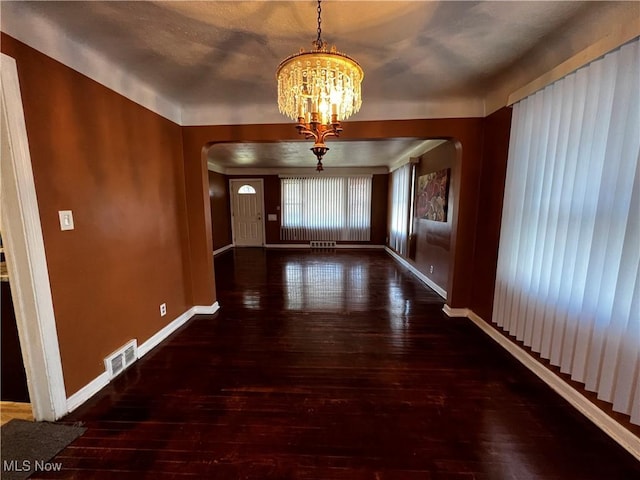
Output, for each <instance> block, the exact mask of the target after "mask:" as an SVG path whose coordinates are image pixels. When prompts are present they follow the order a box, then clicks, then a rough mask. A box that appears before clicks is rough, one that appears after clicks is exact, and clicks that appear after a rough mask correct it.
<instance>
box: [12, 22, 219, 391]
mask: <svg viewBox="0 0 640 480" xmlns="http://www.w3.org/2000/svg"><path fill="white" fill-rule="evenodd" d="M1 43H2V52H4V53H6V54H7V55H9V56H11V57H13V58H15V59H16V62H17V66H18V75H19V81H20V88H21V91H22V100H23V104H24V112H25V117H26V125H27V133H28V137H29V147H30V151H31V159H32V164H33V174H34V179H35V186H36V193H37V197H38V206H39V209H40V219H41V223H42V230H43V236H44V244H45V251H46V255H47V265H48V269H49V276H50V280H51V289H52V295H53V305H54V311H55V316H56V326H57V331H58V338H59V344H60V354H61V358H62V367H63V373H64V379H65V387H66V392H67V395H71V394H73V393H75V392H76V391H77V390H78V389H79V388H81V387H83V386H84V385H86V384H87V383H88V382H90V381H91V380H93V379H94V378H95V377H96V376H98V375H99V374H101V373H102V372H104V364H103V358H104V357H105V356H107V355H108V354H110V353H111V352H112V351H114V350H115V349H117V348H118V347H120V346H122V345H123V344H124V343H125V342H127V341H128V340H130V339H132V338H137V339H138V343H142V342H144V341H145V340H147V339H148V338H149V337H150V336H152V335H153V334H155V333H156V332H157V331H158V330H160V329H161V328H162V327H164V326H165V325H166V324H167V323H168V322H169V321H171V320H173V319H175V318H176V317H177V316H178V315H180V314H182V313H184V312H185V311H186V310H187V309H188V308H190V307H191V306H192V305H193V301H192V288H191V281H190V280H189V279H190V276H191V268H190V264H189V244H188V241H189V239H188V231H187V222H186V220H185V218H186V216H187V210H188V209H187V203H186V202H185V196H186V192H185V174H184V169H183V157H182V141H181V130H180V127H179V126H178V125H176V124H174V123H172V122H171V121H169V120H166V119H164V118H162V117H160V116H158V115H157V114H155V113H153V112H151V111H149V110H147V109H145V108H143V107H141V106H139V105H137V104H135V103H134V102H131V101H130V100H128V99H126V98H124V97H122V96H120V95H118V94H117V93H115V92H113V91H111V90H109V89H107V88H105V87H104V86H102V85H100V84H98V83H96V82H94V81H92V80H90V79H88V78H87V77H85V76H83V75H81V74H79V73H77V72H75V71H74V70H71V69H70V68H68V67H65V66H64V65H62V64H60V63H58V62H56V61H54V60H52V59H51V58H49V57H46V56H45V55H43V54H41V53H39V52H37V51H35V50H33V49H32V48H30V47H28V46H26V45H24V44H22V43H20V42H18V41H16V40H14V39H12V38H11V37H9V36H7V35H5V34H2V42H1ZM58 210H72V211H73V216H74V221H75V230H73V231H65V232H62V231H60V226H59V221H58ZM209 256H211V255H210V254H209ZM163 302H166V304H167V309H168V313H167V316H166V317H163V318H161V317H160V314H159V305H160V303H163ZM210 303H212V302H210Z"/></svg>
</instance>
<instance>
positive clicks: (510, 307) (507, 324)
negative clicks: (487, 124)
mask: <svg viewBox="0 0 640 480" xmlns="http://www.w3.org/2000/svg"><path fill="white" fill-rule="evenodd" d="M639 79H640V42H639V41H638V40H636V41H634V42H631V43H629V44H627V45H625V46H623V47H622V48H620V49H618V50H616V51H614V52H612V53H609V54H608V55H605V56H604V57H603V58H601V59H599V60H597V61H595V62H593V63H591V64H590V65H588V66H586V67H584V68H582V69H580V70H578V71H576V72H575V73H572V74H571V75H568V76H567V77H565V78H563V79H561V80H559V81H557V82H555V83H554V84H552V85H549V86H548V87H546V88H545V89H543V90H541V91H539V92H538V93H536V94H534V95H532V96H530V97H527V98H526V99H524V100H522V101H520V102H519V103H517V104H516V105H514V109H513V123H512V127H511V141H510V147H509V148H510V150H509V159H508V165H507V180H506V186H505V195H504V212H503V217H502V228H501V237H500V249H499V258H498V271H497V278H496V289H495V301H494V313H493V321H494V322H495V323H497V324H498V325H499V326H500V327H502V328H504V329H505V330H507V331H508V332H509V333H511V334H512V335H514V336H515V337H516V338H517V339H518V340H521V341H522V342H524V344H525V345H527V346H530V347H531V348H532V350H533V351H535V352H539V354H540V355H541V356H542V357H543V358H546V359H549V361H550V362H551V364H552V365H557V366H559V367H560V369H561V371H562V372H565V373H569V374H571V378H572V379H573V380H576V381H578V382H582V383H584V384H585V387H586V389H587V390H590V391H594V392H597V394H598V398H599V399H601V400H605V401H608V402H611V403H612V404H613V409H614V410H615V411H618V412H623V413H626V414H628V415H630V416H631V421H632V422H633V423H636V424H640V308H639V305H640V247H639V245H640V213H639V211H640V165H639V163H638V159H639V157H640V136H639V135H638V132H639V131H640V90H639V89H638V80H639Z"/></svg>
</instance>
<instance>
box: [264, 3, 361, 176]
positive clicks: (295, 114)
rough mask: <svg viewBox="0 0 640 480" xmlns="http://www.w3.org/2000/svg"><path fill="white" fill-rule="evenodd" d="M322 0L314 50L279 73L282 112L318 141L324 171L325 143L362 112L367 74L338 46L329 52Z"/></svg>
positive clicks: (283, 66)
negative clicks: (323, 38)
mask: <svg viewBox="0 0 640 480" xmlns="http://www.w3.org/2000/svg"><path fill="white" fill-rule="evenodd" d="M320 2H321V0H318V38H316V40H314V41H313V42H312V45H313V46H314V49H313V50H311V51H309V52H306V51H304V49H300V52H299V53H296V54H294V55H291V56H289V57H287V58H285V59H284V60H283V61H282V62H281V63H280V65H278V69H277V71H276V78H277V79H278V109H279V110H280V112H281V113H283V114H284V115H286V116H287V117H289V118H291V119H293V120H297V121H298V124H297V125H296V128H297V129H298V133H299V134H300V135H304V136H305V138H306V139H311V138H313V139H314V144H313V147H312V148H311V151H312V152H313V153H314V154H315V156H316V157H317V158H318V164H317V166H316V170H318V171H322V170H323V168H322V157H323V156H324V154H325V153H327V151H328V150H329V148H328V147H327V146H326V145H325V143H324V141H325V138H327V137H338V136H340V132H342V126H341V124H340V121H341V120H346V119H347V118H349V117H350V116H351V115H353V114H354V113H356V112H357V111H358V110H360V106H361V105H362V97H361V88H360V84H361V83H362V78H363V77H364V72H363V71H362V68H361V67H360V65H358V62H356V61H355V60H354V59H353V58H351V57H349V56H348V55H346V54H344V53H340V52H338V51H336V47H335V46H333V47H331V49H330V50H329V49H327V44H326V42H324V41H323V40H322V38H321V34H322V30H321V28H320V26H321V23H322V20H321V13H322V7H321V5H320Z"/></svg>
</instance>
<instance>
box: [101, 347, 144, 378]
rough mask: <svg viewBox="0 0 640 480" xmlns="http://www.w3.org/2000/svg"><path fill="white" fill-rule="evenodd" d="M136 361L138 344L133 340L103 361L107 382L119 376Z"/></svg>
mask: <svg viewBox="0 0 640 480" xmlns="http://www.w3.org/2000/svg"><path fill="white" fill-rule="evenodd" d="M137 359H138V342H137V341H136V340H135V339H133V340H131V341H130V342H128V343H127V344H125V345H124V346H122V347H120V348H119V349H118V350H116V351H115V352H113V353H112V354H111V355H109V356H108V357H107V358H105V359H104V366H105V369H106V370H107V373H108V374H109V380H111V379H112V378H115V377H117V376H118V375H120V374H121V373H122V372H123V371H124V370H125V369H126V368H127V367H128V366H129V365H131V364H132V363H133V362H135V361H136V360H137Z"/></svg>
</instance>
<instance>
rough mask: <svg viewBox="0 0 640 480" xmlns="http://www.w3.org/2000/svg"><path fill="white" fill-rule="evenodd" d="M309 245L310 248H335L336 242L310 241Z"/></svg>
mask: <svg viewBox="0 0 640 480" xmlns="http://www.w3.org/2000/svg"><path fill="white" fill-rule="evenodd" d="M309 243H310V245H311V248H336V242H335V241H333V240H311V242H309Z"/></svg>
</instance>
